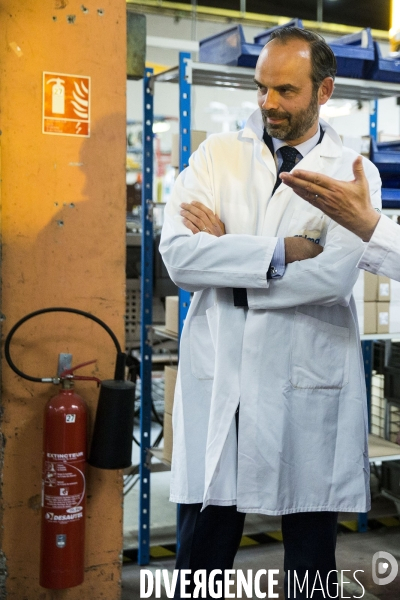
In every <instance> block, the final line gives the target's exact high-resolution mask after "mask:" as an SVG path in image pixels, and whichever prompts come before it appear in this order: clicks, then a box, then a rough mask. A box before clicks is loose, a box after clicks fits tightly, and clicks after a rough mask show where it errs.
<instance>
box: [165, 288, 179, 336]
mask: <svg viewBox="0 0 400 600" xmlns="http://www.w3.org/2000/svg"><path fill="white" fill-rule="evenodd" d="M178 313H179V297H178V296H166V298H165V329H167V330H168V331H169V332H170V333H173V334H174V335H178Z"/></svg>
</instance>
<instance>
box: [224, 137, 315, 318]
mask: <svg viewBox="0 0 400 600" xmlns="http://www.w3.org/2000/svg"><path fill="white" fill-rule="evenodd" d="M323 137H324V130H323V129H322V127H321V135H320V137H319V140H318V144H320V143H321V140H322V138H323ZM263 140H264V142H265V143H266V145H267V146H268V148H269V150H270V152H271V154H273V153H274V146H273V142H272V139H271V138H270V136H269V135H268V134H267V132H266V131H265V130H264V135H263ZM278 152H280V153H281V157H282V158H283V162H282V164H281V167H280V169H279V171H278V175H277V178H276V182H275V185H274V189H273V190H272V194H271V196H273V195H274V193H275V191H276V189H277V188H278V186H279V185H280V184H281V183H282V180H281V179H279V175H280V174H281V173H287V172H289V171H291V170H292V169H293V167H294V166H295V165H296V164H297V163H298V162H299V160H301V159H302V158H303V155H302V154H301V153H300V152H299V151H298V150H296V148H292V146H282V148H280V149H279V150H278ZM297 157H299V160H297ZM233 302H234V305H235V306H244V307H247V306H248V304H247V290H246V288H233Z"/></svg>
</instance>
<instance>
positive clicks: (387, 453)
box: [368, 433, 400, 466]
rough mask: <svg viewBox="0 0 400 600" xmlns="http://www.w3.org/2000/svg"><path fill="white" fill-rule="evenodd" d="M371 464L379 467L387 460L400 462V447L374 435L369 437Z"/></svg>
mask: <svg viewBox="0 0 400 600" xmlns="http://www.w3.org/2000/svg"><path fill="white" fill-rule="evenodd" d="M368 446H369V453H368V454H369V462H370V463H374V464H375V465H377V466H379V465H380V464H381V463H382V462H385V461H387V460H400V446H399V444H394V443H393V442H389V441H388V440H384V439H383V438H380V437H378V436H377V435H373V434H372V433H370V434H369V436H368Z"/></svg>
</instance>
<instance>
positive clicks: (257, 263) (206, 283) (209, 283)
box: [160, 144, 278, 292]
mask: <svg viewBox="0 0 400 600" xmlns="http://www.w3.org/2000/svg"><path fill="white" fill-rule="evenodd" d="M210 171H211V161H210V159H209V157H208V156H207V149H206V145H205V144H201V146H200V147H199V149H198V150H197V151H196V152H195V153H194V154H193V155H192V157H191V159H190V161H189V166H188V167H187V168H186V169H185V170H184V171H182V173H181V174H180V175H179V177H178V179H177V180H176V182H175V185H174V189H173V193H172V196H171V199H170V200H169V202H168V203H167V205H166V207H165V212H164V225H163V229H162V234H161V242H160V253H161V255H162V257H163V260H164V263H165V266H166V267H167V270H168V273H169V275H170V277H171V279H172V281H174V283H175V284H176V285H178V286H179V287H181V288H182V289H184V290H187V291H189V292H196V291H200V290H202V289H205V288H208V287H232V288H233V287H235V288H255V289H257V288H264V289H265V288H267V287H268V285H269V282H268V281H267V271H268V268H269V266H270V263H271V259H272V256H273V253H274V250H275V246H276V243H277V239H278V238H276V237H262V236H255V235H241V234H240V235H237V234H234V235H230V234H229V233H228V234H226V235H223V236H221V237H216V236H214V235H210V234H209V233H206V232H204V233H202V232H201V233H197V234H193V233H192V232H191V231H190V230H189V229H188V228H187V227H186V226H185V225H184V224H183V218H182V216H181V215H180V210H181V207H180V205H181V204H182V202H186V203H189V204H190V203H191V202H193V201H197V202H201V203H202V204H204V205H205V206H207V207H208V208H210V209H211V210H212V211H213V212H214V213H217V212H218V211H217V204H216V199H215V194H214V193H213V190H212V184H211V180H212V177H211V176H210ZM244 201H245V199H244Z"/></svg>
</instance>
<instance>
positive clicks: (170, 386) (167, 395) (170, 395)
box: [164, 366, 178, 415]
mask: <svg viewBox="0 0 400 600" xmlns="http://www.w3.org/2000/svg"><path fill="white" fill-rule="evenodd" d="M177 374H178V367H170V366H166V367H165V368H164V412H166V413H169V414H170V415H172V408H173V406H174V395H175V385H176V376H177Z"/></svg>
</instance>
